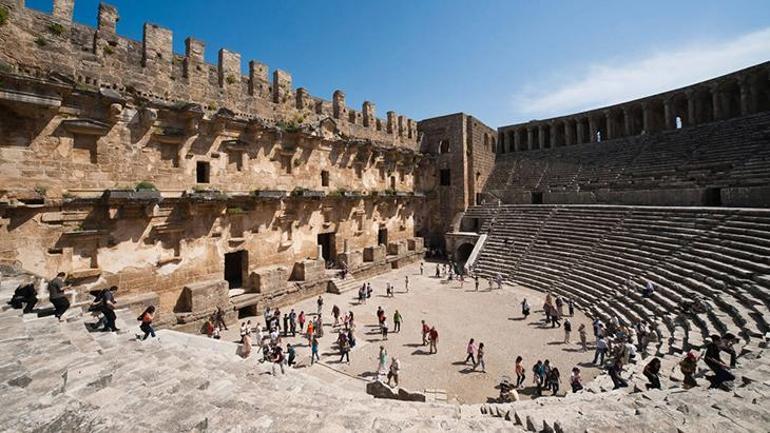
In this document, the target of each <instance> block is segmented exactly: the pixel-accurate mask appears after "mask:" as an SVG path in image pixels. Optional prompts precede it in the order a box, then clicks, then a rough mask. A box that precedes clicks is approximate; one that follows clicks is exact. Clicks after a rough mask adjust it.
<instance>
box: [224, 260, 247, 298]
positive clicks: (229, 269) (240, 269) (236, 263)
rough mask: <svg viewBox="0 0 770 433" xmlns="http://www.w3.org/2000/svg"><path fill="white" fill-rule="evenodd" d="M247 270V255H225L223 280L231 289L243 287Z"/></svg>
mask: <svg viewBox="0 0 770 433" xmlns="http://www.w3.org/2000/svg"><path fill="white" fill-rule="evenodd" d="M248 269H249V253H248V252H247V251H236V252H234V253H226V254H225V280H226V281H227V284H228V286H230V288H231V289H238V288H240V287H243V282H244V281H245V280H246V275H247V273H248Z"/></svg>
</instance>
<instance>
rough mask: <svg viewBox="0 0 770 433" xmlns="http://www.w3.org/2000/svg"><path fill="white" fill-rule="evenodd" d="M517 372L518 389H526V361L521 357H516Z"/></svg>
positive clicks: (515, 368)
mask: <svg viewBox="0 0 770 433" xmlns="http://www.w3.org/2000/svg"><path fill="white" fill-rule="evenodd" d="M514 371H515V372H516V389H521V388H523V387H524V380H525V379H526V378H527V375H526V374H525V373H526V371H527V370H526V369H525V368H524V361H523V359H522V358H521V356H517V357H516V365H515V366H514Z"/></svg>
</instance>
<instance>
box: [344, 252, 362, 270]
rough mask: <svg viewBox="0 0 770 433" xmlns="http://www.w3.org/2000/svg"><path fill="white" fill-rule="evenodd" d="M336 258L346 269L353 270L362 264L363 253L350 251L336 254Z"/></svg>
mask: <svg viewBox="0 0 770 433" xmlns="http://www.w3.org/2000/svg"><path fill="white" fill-rule="evenodd" d="M337 260H338V261H339V262H340V263H342V264H344V265H345V266H346V267H347V268H348V269H350V270H353V269H356V268H358V267H360V266H361V265H363V264H364V254H363V253H362V252H361V251H351V252H348V253H340V254H337Z"/></svg>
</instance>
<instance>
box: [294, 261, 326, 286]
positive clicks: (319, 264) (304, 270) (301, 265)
mask: <svg viewBox="0 0 770 433" xmlns="http://www.w3.org/2000/svg"><path fill="white" fill-rule="evenodd" d="M325 270H326V267H325V266H324V261H323V260H314V259H308V260H302V261H300V262H297V263H295V264H294V270H293V271H292V273H291V279H292V280H294V281H314V280H318V279H320V278H322V277H323V276H324V274H325Z"/></svg>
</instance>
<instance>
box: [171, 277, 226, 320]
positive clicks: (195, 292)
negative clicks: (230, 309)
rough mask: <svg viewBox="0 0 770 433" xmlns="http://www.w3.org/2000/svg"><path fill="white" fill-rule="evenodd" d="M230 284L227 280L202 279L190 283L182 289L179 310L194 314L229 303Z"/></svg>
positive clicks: (224, 306)
mask: <svg viewBox="0 0 770 433" xmlns="http://www.w3.org/2000/svg"><path fill="white" fill-rule="evenodd" d="M229 299H230V297H229V286H228V284H227V281H225V280H212V281H202V282H200V283H193V284H188V285H186V286H185V287H184V288H183V289H182V294H181V296H180V297H179V301H178V304H177V309H176V310H177V311H179V312H190V313H194V314H200V313H206V312H209V311H213V310H214V309H216V308H217V307H221V308H226V307H227V305H228V304H229Z"/></svg>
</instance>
